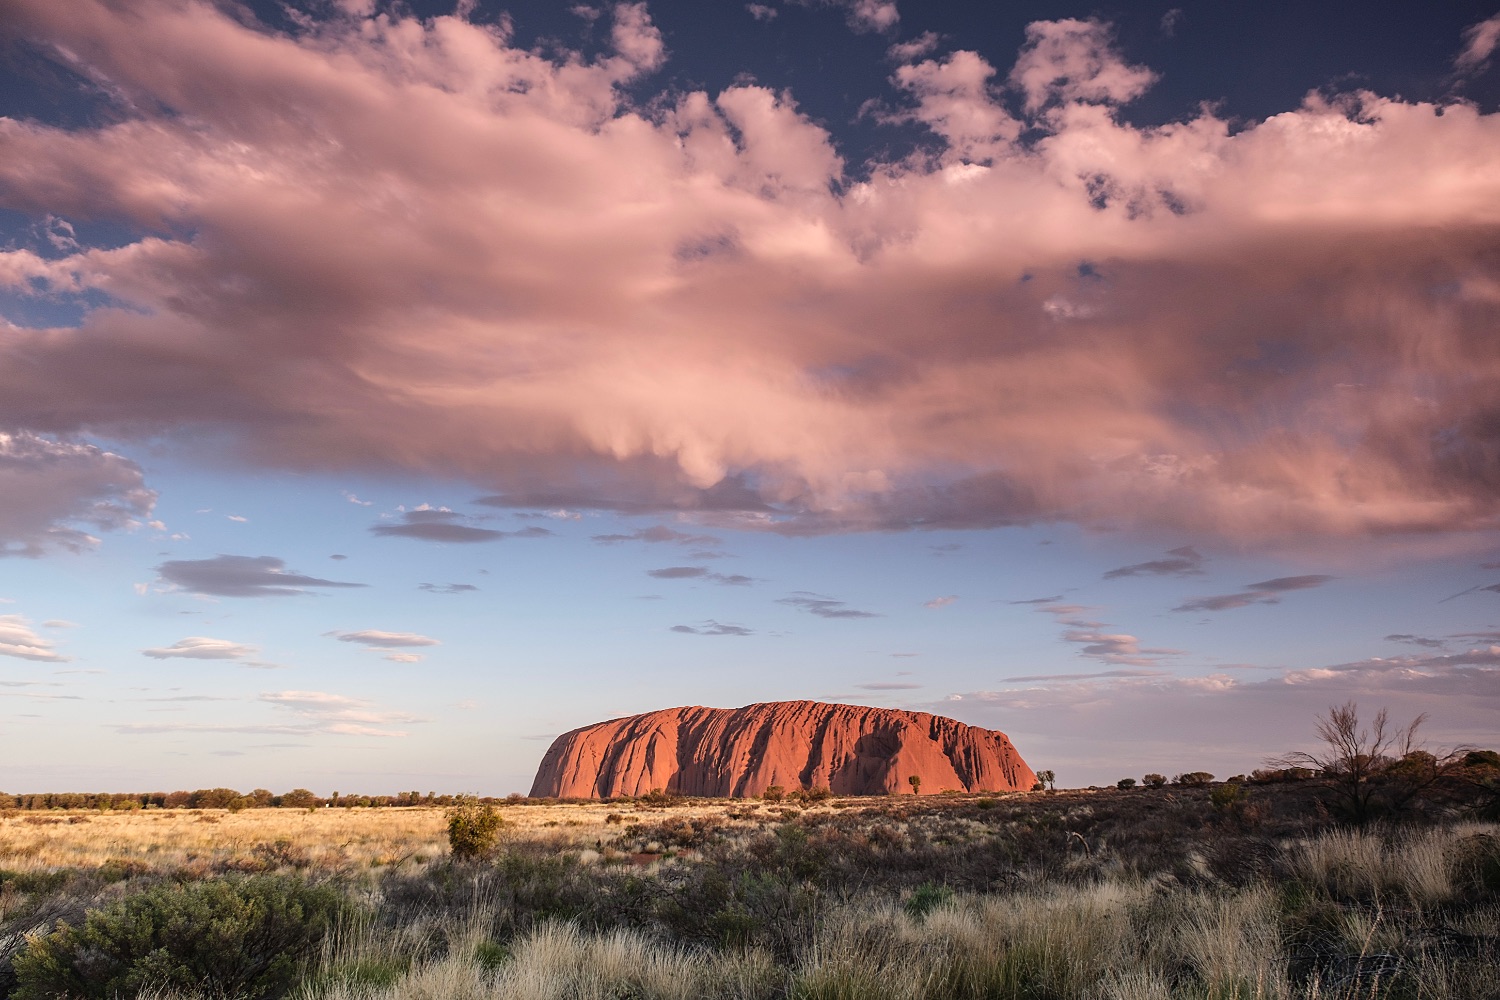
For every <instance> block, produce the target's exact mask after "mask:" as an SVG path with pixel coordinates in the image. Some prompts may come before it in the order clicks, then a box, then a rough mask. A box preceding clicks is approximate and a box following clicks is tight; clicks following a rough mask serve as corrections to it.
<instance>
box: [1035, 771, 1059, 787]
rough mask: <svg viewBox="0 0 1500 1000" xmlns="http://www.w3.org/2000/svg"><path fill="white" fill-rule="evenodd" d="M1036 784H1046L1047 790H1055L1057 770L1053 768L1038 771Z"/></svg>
mask: <svg viewBox="0 0 1500 1000" xmlns="http://www.w3.org/2000/svg"><path fill="white" fill-rule="evenodd" d="M1036 780H1037V783H1038V784H1041V785H1046V786H1047V789H1048V791H1053V792H1055V791H1057V772H1056V771H1053V770H1050V769H1049V770H1046V771H1038V772H1037V773H1036Z"/></svg>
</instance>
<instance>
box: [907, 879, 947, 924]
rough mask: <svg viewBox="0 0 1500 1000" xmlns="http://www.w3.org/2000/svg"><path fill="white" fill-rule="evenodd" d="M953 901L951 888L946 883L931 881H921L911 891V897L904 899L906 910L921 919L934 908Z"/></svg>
mask: <svg viewBox="0 0 1500 1000" xmlns="http://www.w3.org/2000/svg"><path fill="white" fill-rule="evenodd" d="M952 901H953V890H952V889H950V888H948V887H947V886H946V885H933V884H932V883H931V882H923V883H922V884H921V885H919V886H917V887H916V889H914V890H913V891H912V894H911V897H910V898H908V899H907V901H906V912H907V913H908V914H910V915H911V917H912V918H913V919H915V920H921V919H923V918H925V917H926V916H927V914H929V913H931V912H932V911H933V910H936V909H937V908H938V907H940V906H944V905H946V904H948V903H950V902H952Z"/></svg>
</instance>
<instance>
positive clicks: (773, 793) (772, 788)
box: [760, 785, 786, 802]
mask: <svg viewBox="0 0 1500 1000" xmlns="http://www.w3.org/2000/svg"><path fill="white" fill-rule="evenodd" d="M785 795H786V789H785V788H782V787H781V786H780V785H767V786H766V790H765V791H763V792H761V793H760V797H761V801H763V802H780V801H781V800H782V798H783V797H784V796H785Z"/></svg>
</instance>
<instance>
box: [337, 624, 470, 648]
mask: <svg viewBox="0 0 1500 1000" xmlns="http://www.w3.org/2000/svg"><path fill="white" fill-rule="evenodd" d="M327 634H328V635H330V636H332V637H334V638H335V639H337V640H338V641H339V642H354V643H358V644H360V645H361V646H370V647H372V648H374V649H388V648H390V647H393V646H441V645H442V644H443V643H442V640H440V639H434V638H432V637H431V636H427V635H419V634H417V633H416V632H386V631H382V630H381V629H373V628H367V629H361V630H359V631H357V632H329V633H327Z"/></svg>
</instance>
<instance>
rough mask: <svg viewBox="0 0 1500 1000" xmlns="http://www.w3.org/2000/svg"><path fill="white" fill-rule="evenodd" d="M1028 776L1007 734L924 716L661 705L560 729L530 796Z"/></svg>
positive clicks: (895, 789)
mask: <svg viewBox="0 0 1500 1000" xmlns="http://www.w3.org/2000/svg"><path fill="white" fill-rule="evenodd" d="M913 777H915V778H917V779H918V782H917V783H916V784H915V785H913V783H912V781H911V779H912V778H913ZM1035 781H1036V775H1035V774H1034V773H1033V772H1032V770H1031V768H1030V767H1028V766H1027V764H1026V762H1025V761H1024V760H1022V759H1021V755H1020V754H1019V753H1017V752H1016V748H1015V747H1014V746H1013V745H1012V744H1011V742H1010V738H1009V737H1007V736H1006V735H1005V734H1004V733H1002V732H998V731H996V730H993V729H981V728H979V727H977V726H969V725H965V724H964V723H962V722H958V721H956V720H953V719H948V718H944V717H943V716H940V715H930V714H928V713H926V712H905V711H899V710H896V709H889V708H867V707H863V706H858V705H833V704H825V703H823V702H815V701H773V702H763V703H760V704H756V705H746V706H745V707H743V708H732V709H731V708H702V707H699V706H692V707H687V708H668V709H663V710H661V711H657V712H647V713H645V714H644V715H632V716H627V717H626V718H622V719H611V720H610V721H608V722H599V723H596V724H594V725H591V726H584V727H583V728H581V729H575V730H573V731H572V732H569V733H564V734H563V735H561V736H559V737H558V738H557V739H556V740H554V741H553V743H552V746H551V747H550V748H548V750H547V753H546V755H545V756H543V757H542V763H541V766H540V767H538V768H537V774H536V780H535V781H534V782H533V783H532V786H531V794H532V796H533V797H553V798H578V799H589V798H613V797H616V796H625V795H644V794H647V793H649V792H651V791H655V790H661V791H665V792H671V793H675V794H678V795H695V796H708V797H715V798H730V797H750V796H758V795H760V794H762V793H763V792H764V791H765V790H766V789H767V788H769V787H770V786H772V785H779V786H781V787H782V788H784V789H786V790H787V791H792V790H795V789H799V788H807V789H812V788H827V789H829V790H830V791H832V792H833V793H834V794H835V795H889V794H901V793H905V794H911V793H912V792H913V790H914V789H915V790H916V791H918V792H920V793H921V794H932V793H937V792H943V791H958V792H1004V791H1018V790H1026V789H1029V788H1031V786H1032V785H1033V784H1034V783H1035Z"/></svg>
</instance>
